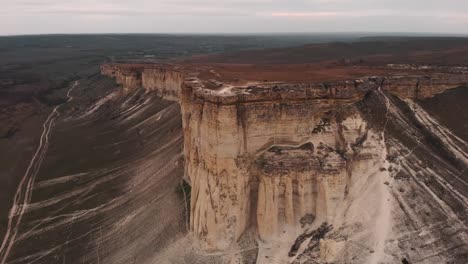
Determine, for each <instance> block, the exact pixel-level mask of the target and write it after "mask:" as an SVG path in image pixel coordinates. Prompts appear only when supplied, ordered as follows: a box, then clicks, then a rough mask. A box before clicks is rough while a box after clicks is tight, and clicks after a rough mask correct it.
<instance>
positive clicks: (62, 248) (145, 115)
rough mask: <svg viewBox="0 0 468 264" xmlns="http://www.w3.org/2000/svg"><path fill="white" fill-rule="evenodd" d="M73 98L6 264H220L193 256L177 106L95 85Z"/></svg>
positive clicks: (83, 83)
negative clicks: (183, 178) (182, 249)
mask: <svg viewBox="0 0 468 264" xmlns="http://www.w3.org/2000/svg"><path fill="white" fill-rule="evenodd" d="M72 96H74V99H73V101H72V102H70V103H69V104H67V105H66V107H64V108H63V114H62V116H61V118H60V119H59V120H58V121H57V123H56V125H55V127H54V128H53V130H52V133H51V136H50V146H49V150H48V153H47V156H46V157H45V159H44V163H43V165H42V168H41V170H40V172H39V174H38V175H37V178H36V181H35V184H34V188H33V190H32V200H31V202H30V204H29V205H28V208H27V210H26V212H25V214H24V216H23V220H22V222H21V225H20V227H19V233H18V236H17V239H16V241H15V244H14V247H13V250H12V251H11V252H10V255H9V257H8V259H7V262H6V263H9V264H10V263H48V264H50V263H113V264H114V263H219V262H220V261H219V259H220V258H222V257H219V256H203V255H200V254H198V253H197V251H196V249H193V250H190V247H191V240H190V237H189V236H188V235H187V234H188V226H187V225H188V220H187V217H188V214H187V213H186V212H187V211H186V208H187V207H188V206H189V205H187V204H186V202H188V198H187V195H188V193H185V195H184V188H183V187H182V186H183V185H182V176H183V159H182V152H183V151H182V148H183V134H182V122H181V115H180V110H179V106H178V105H177V104H176V103H174V102H169V101H165V100H162V99H161V98H160V97H158V96H157V95H156V94H155V93H151V92H147V91H145V90H143V89H137V90H134V91H132V92H130V93H127V94H124V93H122V92H121V91H119V89H117V87H116V86H115V84H114V83H113V82H110V81H109V80H107V79H103V78H101V77H95V78H92V79H89V80H80V85H79V86H78V87H77V88H76V89H75V90H74V91H73V92H72ZM185 198H187V199H185ZM173 243H176V244H177V245H180V247H184V248H186V250H185V251H184V252H183V253H180V252H179V251H178V249H177V248H174V245H173ZM161 254H164V255H161ZM161 259H164V260H165V261H166V262H161V261H159V260H161ZM188 260H190V262H188Z"/></svg>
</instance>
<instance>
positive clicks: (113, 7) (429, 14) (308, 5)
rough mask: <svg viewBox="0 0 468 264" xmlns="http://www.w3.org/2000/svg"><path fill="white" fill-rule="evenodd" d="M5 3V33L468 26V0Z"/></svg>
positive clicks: (1, 15) (0, 15)
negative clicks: (94, 21)
mask: <svg viewBox="0 0 468 264" xmlns="http://www.w3.org/2000/svg"><path fill="white" fill-rule="evenodd" d="M1 2H4V3H1ZM0 4H1V6H2V9H0V25H6V24H7V25H9V26H8V27H0V34H24V33H56V32H60V33H74V32H192V31H193V32H275V31H282V32H284V31H290V32H305V31H335V32H336V31H338V32H342V31H393V32H396V31H412V32H416V31H425V32H428V31H439V32H460V33H468V18H467V15H466V14H467V13H468V1H462V0H444V1H440V0H132V1H128V0H13V1H11V0H0ZM278 14H282V15H278ZM93 19H94V20H97V19H101V20H102V21H105V23H99V24H96V23H92V22H91V20H93ZM403 23H406V24H403ZM148 25H151V27H150V26H148Z"/></svg>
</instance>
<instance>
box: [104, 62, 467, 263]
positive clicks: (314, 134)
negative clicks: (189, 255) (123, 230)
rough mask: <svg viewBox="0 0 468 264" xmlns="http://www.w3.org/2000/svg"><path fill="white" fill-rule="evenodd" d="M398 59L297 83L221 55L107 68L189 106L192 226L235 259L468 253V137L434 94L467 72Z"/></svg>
mask: <svg viewBox="0 0 468 264" xmlns="http://www.w3.org/2000/svg"><path fill="white" fill-rule="evenodd" d="M387 67H388V69H387V70H385V71H386V72H387V73H388V74H387V75H375V76H374V75H373V73H381V72H382V69H379V70H372V71H369V73H371V74H372V75H371V76H369V75H367V77H362V76H365V75H362V74H361V73H362V72H363V71H362V70H356V73H355V74H354V75H356V76H354V75H353V76H341V77H337V78H332V79H329V80H327V81H323V78H317V77H313V78H310V79H304V80H301V81H297V82H289V81H281V80H271V79H270V80H262V81H259V80H250V79H249V78H248V77H246V76H243V75H242V73H238V76H237V77H236V78H232V76H231V75H229V76H228V75H227V74H223V68H222V66H219V65H218V66H217V65H214V66H209V65H188V64H185V65H184V64H105V65H103V66H102V67H101V72H102V74H103V75H106V76H109V77H112V78H115V80H116V82H117V83H118V84H119V85H121V87H122V91H121V92H120V93H121V94H123V95H122V96H124V95H125V94H128V93H131V92H132V91H135V90H138V89H140V88H143V89H144V90H146V91H147V92H151V93H153V94H156V95H157V96H159V97H161V98H162V99H164V100H169V101H177V102H178V103H179V105H180V111H181V116H182V125H183V136H184V143H183V146H184V150H183V154H184V155H183V156H184V167H185V171H184V179H185V181H186V182H187V183H188V184H189V185H190V189H191V190H190V198H189V200H190V204H189V208H190V209H189V215H190V220H189V229H190V231H191V235H192V236H193V239H194V241H195V242H196V245H197V248H199V249H201V250H202V252H205V253H204V254H215V255H216V254H222V255H230V256H233V257H232V258H230V261H232V263H247V262H248V261H247V257H246V256H245V255H244V254H243V252H244V251H246V250H249V249H252V248H254V249H257V250H256V252H257V253H256V254H255V257H254V259H255V261H256V263H466V260H467V259H468V246H467V245H468V234H467V231H468V229H467V223H468V217H467V213H466V212H467V211H468V174H467V170H466V169H467V166H468V143H466V140H467V135H466V134H461V133H455V132H453V131H452V130H453V129H452V128H451V127H449V125H447V124H445V123H444V122H443V120H439V117H440V116H441V114H440V113H438V112H437V111H435V110H434V111H433V110H431V107H430V106H429V107H428V106H427V103H425V102H427V100H432V99H433V98H439V97H441V96H443V95H445V94H452V93H462V94H463V92H464V91H466V85H467V84H468V75H467V74H466V72H464V71H463V69H462V68H460V67H453V68H451V67H444V68H443V69H442V68H428V67H423V66H418V67H410V68H408V67H403V68H402V66H398V67H397V66H395V65H390V66H387ZM460 69H461V70H460ZM402 70H403V71H402ZM441 100H442V99H441ZM463 120H465V119H462V121H461V122H464V121H463Z"/></svg>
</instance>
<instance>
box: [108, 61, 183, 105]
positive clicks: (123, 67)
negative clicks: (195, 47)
mask: <svg viewBox="0 0 468 264" xmlns="http://www.w3.org/2000/svg"><path fill="white" fill-rule="evenodd" d="M101 72H102V74H104V75H107V76H109V77H113V78H115V80H116V82H117V83H118V84H120V85H122V87H123V90H124V91H130V90H134V89H136V88H139V87H144V88H145V89H146V90H148V91H154V92H155V93H156V94H158V95H159V96H161V97H164V98H165V99H168V100H172V101H176V100H177V98H178V93H179V90H180V87H181V84H182V82H183V81H184V75H183V74H182V73H181V72H180V71H178V70H176V69H174V68H169V67H163V66H154V65H153V66H152V67H151V65H132V64H104V65H102V66H101Z"/></svg>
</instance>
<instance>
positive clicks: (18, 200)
mask: <svg viewBox="0 0 468 264" xmlns="http://www.w3.org/2000/svg"><path fill="white" fill-rule="evenodd" d="M78 84H79V81H75V83H74V84H73V85H72V87H71V88H70V89H69V90H68V92H67V98H68V100H67V103H68V102H71V101H72V100H73V96H71V92H72V91H73V89H75V87H76V86H78ZM62 105H63V104H60V105H58V106H56V107H55V108H54V110H52V113H50V114H49V116H48V117H47V119H46V121H45V122H44V124H43V125H42V134H41V138H40V140H39V146H38V147H37V150H36V152H35V153H34V155H33V157H32V159H31V161H30V162H29V166H28V168H27V169H26V172H25V174H24V175H23V177H22V179H21V181H20V183H19V185H18V188H17V189H16V194H15V196H14V199H13V205H12V206H11V209H10V212H9V214H8V226H7V230H6V233H5V237H4V238H3V242H2V245H1V247H0V264H5V263H6V261H7V259H8V256H9V254H10V251H11V249H12V247H13V244H14V243H15V239H16V236H17V234H18V229H19V226H20V224H21V220H22V218H23V215H24V212H25V211H26V208H27V207H28V204H29V202H30V201H31V195H32V190H33V185H34V181H35V179H36V175H37V173H38V172H39V170H40V168H41V165H42V162H43V160H44V157H45V155H46V153H47V149H48V147H49V136H50V132H51V130H52V127H53V125H54V123H55V121H56V120H57V118H58V117H59V116H60V112H59V111H58V110H59V108H60V107H61V106H62Z"/></svg>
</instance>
